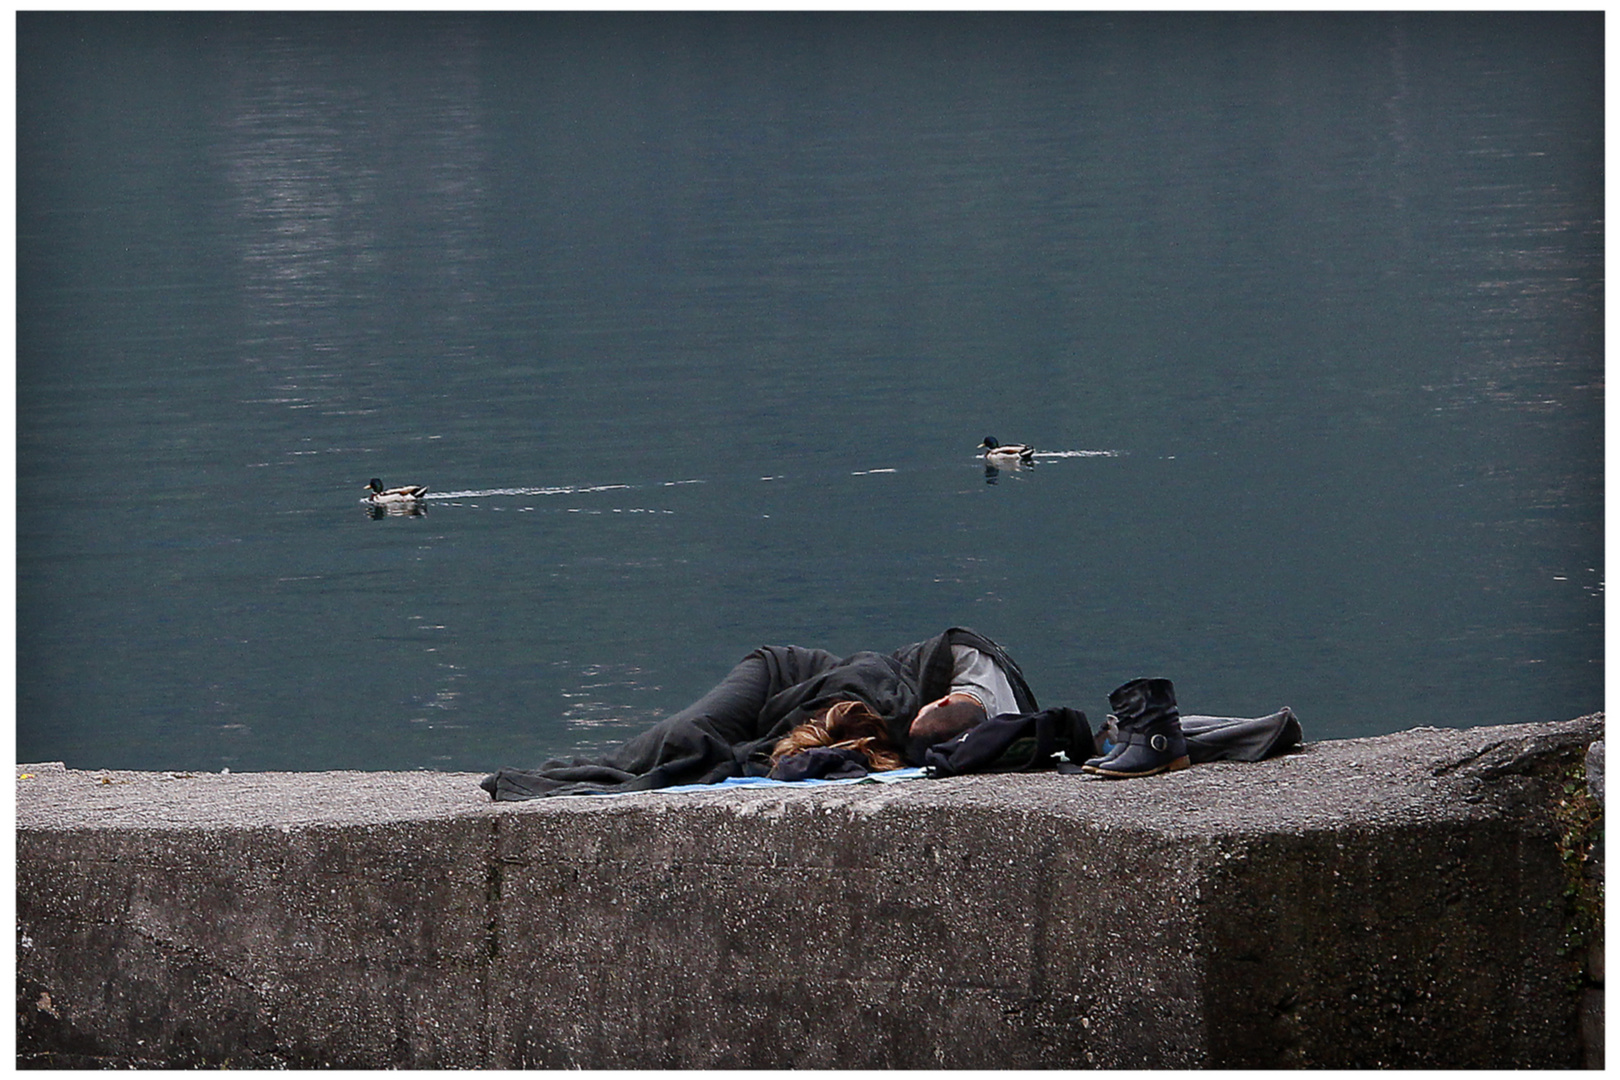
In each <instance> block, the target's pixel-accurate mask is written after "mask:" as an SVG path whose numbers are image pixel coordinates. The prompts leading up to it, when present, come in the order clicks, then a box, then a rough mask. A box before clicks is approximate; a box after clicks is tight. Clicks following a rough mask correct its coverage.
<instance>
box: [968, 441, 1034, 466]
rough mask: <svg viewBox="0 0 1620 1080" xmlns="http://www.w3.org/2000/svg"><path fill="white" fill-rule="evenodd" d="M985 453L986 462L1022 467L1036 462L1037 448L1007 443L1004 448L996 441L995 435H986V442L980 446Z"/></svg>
mask: <svg viewBox="0 0 1620 1080" xmlns="http://www.w3.org/2000/svg"><path fill="white" fill-rule="evenodd" d="M978 449H980V450H983V451H984V460H986V461H990V462H995V463H997V464H1007V465H1010V464H1012V463H1014V462H1017V463H1018V464H1020V465H1030V464H1033V463H1034V461H1035V448H1034V447H1033V446H1025V445H1024V444H1023V443H1007V444H1006V445H1005V446H1003V445H1002V444H1001V443H1000V442H997V441H996V437H995V436H994V435H986V436H985V437H984V442H982V443H980V444H979V445H978Z"/></svg>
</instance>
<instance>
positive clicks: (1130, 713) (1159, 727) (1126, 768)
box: [1087, 679, 1192, 780]
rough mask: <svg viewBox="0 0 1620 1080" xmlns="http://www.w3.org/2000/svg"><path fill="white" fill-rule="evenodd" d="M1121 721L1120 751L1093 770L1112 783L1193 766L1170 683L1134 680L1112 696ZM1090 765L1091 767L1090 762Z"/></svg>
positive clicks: (1110, 695)
mask: <svg viewBox="0 0 1620 1080" xmlns="http://www.w3.org/2000/svg"><path fill="white" fill-rule="evenodd" d="M1108 705H1109V707H1110V708H1111V709H1113V711H1114V715H1115V716H1117V717H1118V718H1119V735H1120V741H1119V746H1118V747H1116V749H1119V747H1123V749H1120V750H1119V752H1118V753H1117V754H1114V755H1112V756H1110V757H1107V758H1104V759H1103V760H1102V761H1100V762H1098V763H1097V765H1096V766H1095V767H1094V768H1093V769H1092V770H1091V771H1092V772H1094V773H1095V774H1096V775H1098V776H1104V777H1107V778H1108V779H1110V780H1123V779H1125V778H1127V777H1133V776H1152V775H1154V774H1155V773H1162V772H1175V771H1176V770H1178V769H1185V768H1186V767H1187V766H1188V765H1191V764H1192V760H1191V759H1190V758H1189V757H1188V756H1187V740H1186V737H1185V736H1183V735H1182V733H1181V713H1180V711H1179V710H1178V709H1177V708H1176V688H1175V687H1174V686H1173V685H1171V683H1170V680H1169V679H1132V680H1131V681H1130V682H1128V683H1126V684H1125V685H1124V686H1121V687H1120V688H1119V689H1117V690H1115V691H1114V692H1113V693H1112V694H1109V695H1108ZM1087 764H1090V763H1089V762H1087Z"/></svg>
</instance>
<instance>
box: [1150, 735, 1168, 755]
mask: <svg viewBox="0 0 1620 1080" xmlns="http://www.w3.org/2000/svg"><path fill="white" fill-rule="evenodd" d="M1148 745H1149V746H1151V747H1153V749H1155V750H1157V751H1158V752H1159V753H1161V754H1162V753H1164V752H1165V751H1166V750H1168V749H1170V740H1169V739H1167V738H1165V737H1164V736H1163V735H1155V736H1153V737H1152V738H1151V739H1149V740H1148Z"/></svg>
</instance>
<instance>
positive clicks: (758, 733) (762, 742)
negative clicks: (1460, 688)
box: [480, 626, 1301, 801]
mask: <svg viewBox="0 0 1620 1080" xmlns="http://www.w3.org/2000/svg"><path fill="white" fill-rule="evenodd" d="M1137 683H1144V684H1147V683H1151V684H1163V686H1162V687H1161V686H1157V685H1154V686H1152V687H1150V689H1152V690H1153V691H1155V693H1156V694H1157V697H1155V696H1154V695H1152V694H1150V695H1148V698H1150V699H1151V700H1147V699H1144V700H1147V704H1148V705H1149V706H1151V708H1149V709H1148V710H1147V712H1143V711H1142V710H1138V713H1131V712H1130V703H1128V702H1126V701H1125V700H1124V698H1121V700H1120V703H1119V707H1117V708H1115V713H1116V716H1117V718H1116V717H1111V718H1110V722H1109V723H1108V724H1106V725H1104V727H1103V728H1102V729H1101V730H1100V731H1098V732H1095V733H1094V732H1093V731H1092V729H1091V727H1090V724H1089V723H1088V721H1087V719H1086V716H1085V714H1084V713H1083V712H1079V711H1078V710H1074V709H1068V708H1055V709H1042V708H1041V707H1040V705H1039V704H1038V703H1037V702H1036V700H1035V695H1034V693H1033V692H1032V691H1031V690H1030V688H1029V684H1028V682H1027V681H1025V679H1024V675H1023V672H1022V671H1021V670H1020V669H1019V667H1018V664H1017V663H1016V662H1015V661H1014V660H1013V659H1012V657H1011V656H1009V655H1008V654H1007V652H1006V650H1005V649H1003V648H1002V647H1001V646H1000V645H998V644H997V643H996V642H994V641H992V640H990V639H989V638H987V637H985V636H984V635H982V634H979V633H977V632H975V631H973V630H970V629H968V628H966V627H960V626H955V627H951V628H950V629H948V630H946V631H944V632H943V633H941V634H937V635H935V636H934V637H931V638H928V639H926V640H924V641H919V642H914V643H913V644H911V645H907V646H905V647H904V648H901V649H897V650H895V651H894V652H892V653H877V652H857V653H854V654H852V655H850V656H845V657H840V656H836V655H834V654H832V653H830V652H827V651H825V650H821V649H805V648H801V647H799V646H794V645H767V646H764V647H762V648H759V649H755V650H754V651H753V652H751V653H749V654H748V656H746V657H745V658H744V659H743V660H742V661H741V662H740V663H739V664H738V665H737V666H736V667H735V668H733V669H732V671H731V673H730V674H729V675H727V676H726V678H725V679H723V680H722V681H721V682H720V684H719V685H718V686H716V687H715V688H714V689H713V690H711V691H710V692H709V693H707V694H705V695H704V696H703V697H702V698H701V699H699V700H698V701H696V702H694V703H693V704H692V705H690V706H688V707H687V708H685V709H683V710H681V711H680V712H678V713H676V714H675V715H673V716H670V717H668V718H667V719H665V720H662V721H660V722H659V723H658V724H656V725H654V726H653V727H652V728H651V729H649V730H648V731H646V732H643V733H642V734H641V735H638V736H636V737H635V738H633V739H631V740H630V741H628V742H626V743H624V744H623V745H622V746H620V747H618V748H616V749H614V750H612V751H610V752H609V753H608V754H606V755H605V756H603V757H600V758H573V759H570V760H563V759H553V760H551V761H547V762H546V763H544V764H543V765H541V766H540V767H538V768H536V769H513V768H506V769H501V770H499V771H498V772H495V773H492V774H491V775H489V776H486V777H485V778H484V779H483V780H482V781H481V784H480V786H481V787H482V788H483V789H484V790H485V791H487V792H489V794H490V796H491V797H492V798H494V799H497V800H502V801H513V800H522V799H533V798H538V797H543V796H553V795H600V794H615V793H620V792H630V791H649V790H654V789H657V788H664V787H673V786H675V785H681V784H694V783H697V784H713V783H719V782H721V781H723V780H727V779H731V778H735V777H767V776H769V777H774V778H776V779H781V780H802V779H841V778H848V777H857V776H862V775H865V774H866V773H867V772H869V771H870V770H871V769H872V768H873V762H872V756H871V755H870V754H869V753H866V752H864V751H863V750H862V749H860V748H859V747H857V746H852V745H843V744H838V745H830V746H812V747H808V748H806V749H803V750H799V751H796V752H793V753H791V754H788V755H786V756H779V757H778V758H777V759H776V760H773V752H774V751H776V750H777V749H778V747H779V745H780V744H781V743H782V742H783V740H784V739H786V738H787V737H788V735H789V734H790V733H792V732H794V731H795V729H799V728H800V727H801V725H804V724H806V723H807V722H809V721H811V720H812V718H815V717H817V716H820V715H824V714H825V712H826V710H827V709H828V707H829V706H831V705H834V704H836V703H838V702H844V701H855V702H860V703H862V704H863V705H864V706H866V708H867V709H868V710H870V712H871V713H872V714H875V717H876V718H877V722H878V723H880V724H881V727H882V729H883V730H882V733H881V734H882V736H883V738H882V739H881V740H880V741H883V742H886V743H887V744H888V745H889V746H891V747H893V748H894V750H895V754H896V755H897V756H898V758H900V759H902V760H903V763H904V764H907V765H912V766H925V767H926V768H927V772H928V775H930V776H955V775H960V774H962V773H968V772H985V771H1005V770H1008V769H1031V768H1060V769H1063V770H1064V771H1082V770H1084V771H1094V772H1097V774H1098V775H1104V776H1111V775H1126V774H1129V775H1149V773H1148V772H1143V771H1141V770H1143V769H1152V771H1165V770H1167V769H1172V768H1181V767H1185V765H1186V764H1188V763H1195V762H1200V761H1217V760H1240V761H1255V760H1259V759H1260V758H1262V757H1268V756H1271V755H1273V754H1276V753H1281V752H1283V751H1284V750H1286V749H1287V748H1288V747H1290V746H1292V745H1298V744H1299V742H1300V739H1301V732H1300V727H1299V723H1298V721H1297V720H1296V719H1294V717H1293V714H1292V713H1291V712H1290V711H1288V710H1286V709H1285V710H1283V711H1282V712H1279V713H1276V714H1273V715H1272V716H1269V717H1260V718H1256V719H1239V718H1214V717H1186V718H1179V717H1177V718H1175V719H1177V720H1179V722H1180V729H1179V731H1178V732H1177V734H1176V738H1175V740H1171V739H1169V738H1166V737H1164V735H1163V732H1165V731H1166V730H1168V729H1169V727H1170V726H1171V725H1170V723H1169V721H1167V719H1166V715H1165V712H1164V709H1163V705H1164V701H1163V700H1162V699H1163V692H1164V691H1165V690H1168V689H1169V684H1168V681H1167V680H1134V681H1133V683H1128V684H1126V687H1121V689H1120V691H1116V692H1115V693H1116V696H1117V695H1119V694H1120V693H1121V691H1125V690H1126V688H1127V687H1135V685H1136V684H1137ZM1133 692H1134V690H1133ZM953 695H964V696H965V699H967V700H970V701H972V702H973V703H974V704H976V705H977V706H979V707H980V710H981V713H982V717H983V719H982V720H981V721H980V722H978V723H975V724H973V725H972V726H970V727H968V728H967V730H965V731H952V732H950V733H949V735H948V737H944V738H941V737H939V736H938V735H937V734H934V735H929V736H923V735H919V734H918V733H917V732H916V731H915V730H914V728H915V727H916V725H914V723H913V721H914V720H915V719H916V718H917V716H918V713H919V710H922V709H923V708H924V706H926V705H928V703H930V702H936V701H939V700H940V699H943V698H946V697H947V696H953ZM1137 696H1138V697H1140V696H1142V695H1140V694H1138V695H1137ZM1133 700H1134V699H1133ZM1110 704H1111V707H1113V706H1114V705H1115V702H1114V699H1113V698H1112V697H1111V699H1110ZM1170 707H1171V710H1172V711H1173V708H1174V700H1173V692H1172V696H1171V698H1170ZM1122 709H1123V710H1125V711H1124V712H1123V713H1121V710H1122ZM1148 713H1151V715H1148ZM1144 718H1145V719H1144ZM1138 729H1140V730H1138ZM1150 729H1151V730H1150ZM1160 744H1163V745H1162V746H1161V745H1160ZM1166 755H1168V756H1166ZM1182 759H1186V760H1185V761H1183V760H1182ZM1155 762H1157V763H1158V767H1156V768H1155V767H1154V763H1155ZM1099 770H1101V771H1099ZM1109 770H1113V771H1112V772H1110V771H1109Z"/></svg>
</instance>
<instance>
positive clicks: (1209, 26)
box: [17, 13, 1604, 771]
mask: <svg viewBox="0 0 1620 1080" xmlns="http://www.w3.org/2000/svg"><path fill="white" fill-rule="evenodd" d="M1602 38H1603V25H1602V16H1601V15H1600V14H1596V13H1589V14H1573V15H1571V14H1562V15H1514V14H1486V15H1479V14H1469V15H1439V16H1436V15H1424V14H1416V13H1409V14H1377V13H1373V14H1356V15H1337V16H1301V15H1265V16H1246V15H1233V14H1225V15H1172V14H1127V15H1112V14H1077V15H1021V16H966V15H953V16H945V15H918V16H858V15H798V14H790V15H774V16H758V15H753V16H714V15H696V16H678V15H664V16H647V15H582V16H567V15H547V14H536V15H508V16H483V17H471V16H469V17H451V16H438V15H346V16H320V15H306V14H285V15H273V16H217V15H201V14H192V13H180V14H168V15H156V16H153V15H147V16H134V15H123V14H117V13H93V14H71V13H50V14H40V13H22V14H20V15H19V16H18V35H17V41H18V120H17V144H18V168H17V182H18V207H17V247H18V314H17V338H18V394H17V404H18V479H17V485H18V486H17V531H18V532H17V540H18V553H17V566H18V577H17V595H18V630H17V651H18V724H17V727H18V754H19V758H20V759H21V760H25V761H37V760H55V759H64V760H66V761H67V762H68V763H69V764H70V765H72V766H76V767H85V768H95V767H125V768H211V769H217V768H221V767H226V766H228V767H230V768H231V769H233V770H237V771H240V770H244V769H319V768H338V767H343V768H367V769H385V768H387V769H393V768H411V767H426V768H444V769H469V770H477V769H484V768H493V767H496V766H500V765H530V764H535V763H538V762H539V761H541V760H543V759H544V758H546V757H548V756H551V755H553V754H557V753H566V752H591V751H594V750H599V749H601V748H603V747H605V746H607V745H610V744H612V743H614V742H617V741H619V740H621V739H623V738H624V737H626V736H627V735H629V734H632V733H634V732H636V731H638V730H640V729H642V728H643V727H645V726H646V725H647V724H649V723H651V722H652V721H653V720H655V719H657V718H658V717H659V716H660V715H662V714H663V713H665V712H667V711H672V710H674V709H677V708H679V707H681V706H682V705H685V704H686V703H687V702H688V701H690V700H692V699H693V698H695V697H696V696H697V695H698V694H699V693H701V692H702V691H703V690H705V689H707V688H708V686H709V685H711V684H712V683H713V682H714V681H716V680H717V679H718V678H719V677H720V676H721V675H723V674H724V673H725V672H726V671H727V670H728V669H729V667H730V665H731V664H732V663H734V662H735V661H736V660H738V659H739V658H741V656H742V655H743V654H745V653H746V652H747V651H748V650H749V649H751V648H753V647H754V646H755V645H758V644H762V643H766V642H774V643H795V644H801V645H815V646H822V647H826V648H830V649H833V650H835V651H848V650H854V649H859V648H880V649H889V648H893V647H895V646H898V645H900V644H903V643H905V642H908V641H912V640H915V639H918V638H921V637H925V636H928V635H930V634H932V633H935V632H937V631H938V630H940V629H943V628H944V627H945V626H947V625H951V624H954V623H961V624H966V625H969V626H972V627H974V628H976V629H978V630H980V631H982V632H984V633H987V634H989V635H990V636H991V637H993V638H996V639H997V640H999V641H1001V642H1002V643H1003V644H1005V645H1006V646H1007V647H1008V648H1009V649H1010V650H1011V652H1012V653H1013V654H1014V655H1015V656H1017V657H1018V658H1019V659H1020V661H1021V662H1022V663H1023V666H1024V670H1025V672H1026V674H1027V675H1028V676H1029V679H1030V682H1031V684H1032V685H1033V687H1034V689H1035V691H1036V693H1037V695H1038V696H1039V697H1040V698H1041V699H1042V701H1043V702H1044V703H1047V704H1068V705H1073V706H1075V707H1078V708H1082V709H1085V710H1087V711H1088V712H1089V713H1091V714H1092V715H1093V716H1094V717H1095V716H1098V715H1099V714H1101V713H1102V712H1103V711H1105V708H1106V694H1107V692H1108V691H1109V690H1110V689H1112V688H1113V687H1114V686H1116V685H1118V684H1119V683H1121V682H1124V681H1125V680H1126V679H1128V678H1132V677H1134V676H1138V675H1163V676H1167V677H1170V678H1172V679H1174V680H1175V682H1176V685H1177V688H1178V691H1179V695H1180V698H1181V702H1182V706H1183V708H1184V709H1185V710H1187V711H1192V712H1206V713H1209V712H1216V713H1230V714H1254V713H1259V712H1269V711H1271V710H1272V709H1275V708H1277V707H1278V706H1281V705H1283V704H1288V705H1291V706H1293V707H1294V709H1295V710H1296V711H1297V712H1298V713H1299V715H1300V716H1301V718H1302V719H1303V721H1304V723H1305V729H1306V736H1307V738H1311V739H1320V738H1335V737H1350V736H1359V735H1368V734H1375V733H1380V732H1386V731H1393V730H1397V729H1401V728H1405V727H1409V726H1413V725H1416V724H1436V725H1442V726H1444V725H1452V726H1463V725H1473V724H1485V723H1505V722H1516V721H1529V720H1540V719H1550V718H1564V717H1570V716H1575V715H1579V714H1581V713H1583V712H1587V711H1591V710H1593V709H1596V708H1599V707H1601V705H1602V699H1603V686H1604V680H1603V648H1604V637H1603V611H1604V606H1603V576H1604V564H1603V529H1602V521H1603V513H1602V512H1603V502H1602V493H1603V460H1602V459H1603V442H1602V438H1603V428H1602V422H1603V364H1602V349H1603V323H1602V310H1603V260H1602V251H1603V222H1602V217H1603V200H1602V192H1603V173H1602V163H1603V142H1602V132H1603V92H1602V73H1603V55H1602ZM986 433H991V434H994V435H997V436H999V437H1000V438H1001V439H1002V440H1004V441H1027V442H1032V443H1034V444H1035V445H1036V446H1037V447H1038V448H1040V449H1041V450H1043V451H1047V452H1049V456H1044V457H1042V458H1040V459H1039V460H1038V462H1037V464H1036V466H1035V467H1034V468H1032V469H1028V470H1019V471H1017V472H1003V473H1002V474H1001V475H999V476H997V477H993V478H987V476H986V474H985V471H984V469H983V466H982V464H981V463H980V462H979V461H978V460H977V459H976V458H975V456H974V450H973V448H974V446H975V445H976V444H977V443H978V442H979V440H980V439H981V438H982V437H983V436H984V435H985V434H986ZM371 476H380V477H382V478H383V479H384V480H386V481H389V482H390V483H407V482H410V483H424V484H428V485H429V486H430V487H431V488H432V489H433V491H434V494H435V498H433V499H432V500H430V501H429V502H428V503H427V504H426V506H427V512H426V514H425V515H423V516H419V517H388V518H384V519H381V520H374V519H372V518H371V517H370V516H369V515H368V514H367V513H365V511H364V510H363V508H362V507H361V506H360V504H359V498H360V487H361V485H362V484H364V483H365V481H366V480H367V479H368V478H369V477H371ZM987 479H993V480H994V481H995V482H994V483H988V482H987Z"/></svg>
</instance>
